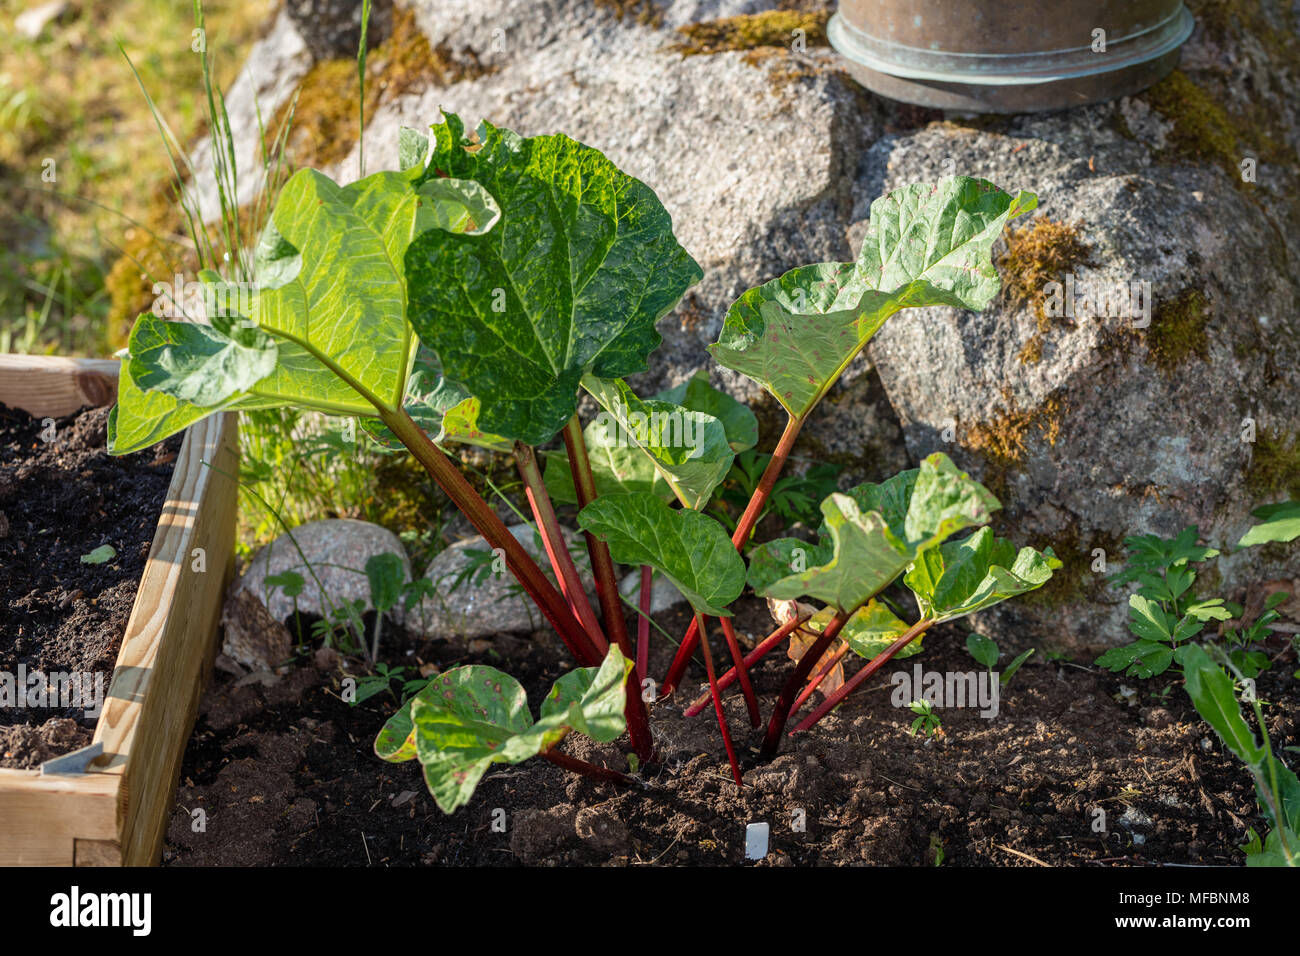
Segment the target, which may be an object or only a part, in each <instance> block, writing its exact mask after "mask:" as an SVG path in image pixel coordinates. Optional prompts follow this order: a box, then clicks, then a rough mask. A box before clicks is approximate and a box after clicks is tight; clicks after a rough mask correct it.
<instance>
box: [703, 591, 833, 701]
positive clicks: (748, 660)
mask: <svg viewBox="0 0 1300 956" xmlns="http://www.w3.org/2000/svg"><path fill="white" fill-rule="evenodd" d="M807 620H808V615H806V614H805V615H804V616H803V617H793V618H791V619H790V620H788V621H786V622H785V623H784V624H782V625H781V626H780V627H778V628H777V629H776V630H775V631H773V632H772V633H771V634H769V635H768V636H767V637H765V638H763V640H761V641H759V643H758V646H757V647H755V648H754V649H753V650H752V651H750V652H749V653H748V654H746V655H745V666H746V667H753V666H754V665H755V664H757V663H758V662H759V661H760V660H762V659H763V658H764V657H766V656H767V653H768V652H769V651H770V650H772V649H773V648H774V647H776V646H777V645H778V644H780V643H781V642H782V641H784V640H785V639H786V638H787V637H788V636H789V635H790V633H791V632H792V631H793V630H794V629H795V628H796V627H798V626H799V625H800V624H803V623H804V622H805V621H807ZM735 682H736V669H735V668H734V667H733V668H732V669H731V670H729V671H727V673H725V674H723V675H722V676H721V677H719V678H718V690H726V689H727V688H728V687H730V686H731V685H732V684H734V683H735ZM708 705H709V692H708V691H705V692H704V693H703V694H701V695H700V696H699V697H697V698H695V700H693V701H691V706H689V707H687V708H686V710H685V711H684V714H685V716H687V717H695V716H698V715H699V714H700V713H701V712H702V711H703V710H704V708H705V707H707V706H708Z"/></svg>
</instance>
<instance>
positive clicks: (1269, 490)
mask: <svg viewBox="0 0 1300 956" xmlns="http://www.w3.org/2000/svg"><path fill="white" fill-rule="evenodd" d="M1246 490H1247V491H1249V492H1250V493H1251V494H1252V495H1253V496H1255V497H1256V498H1258V499H1261V501H1262V499H1265V498H1270V497H1272V496H1276V495H1280V494H1286V495H1289V496H1291V497H1292V498H1297V499H1300V432H1297V433H1296V434H1294V435H1284V434H1281V433H1274V432H1272V431H1269V430H1267V429H1264V428H1261V429H1260V430H1259V432H1258V433H1257V434H1256V435H1255V448H1254V450H1253V452H1252V454H1251V458H1250V464H1249V465H1248V466H1247V468H1246Z"/></svg>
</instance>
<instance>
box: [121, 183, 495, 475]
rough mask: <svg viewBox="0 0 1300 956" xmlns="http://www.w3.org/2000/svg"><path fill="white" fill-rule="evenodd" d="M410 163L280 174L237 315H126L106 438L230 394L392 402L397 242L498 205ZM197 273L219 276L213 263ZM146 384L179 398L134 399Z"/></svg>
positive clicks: (401, 364)
mask: <svg viewBox="0 0 1300 956" xmlns="http://www.w3.org/2000/svg"><path fill="white" fill-rule="evenodd" d="M422 176H423V170H422V169H412V170H410V171H408V172H404V173H394V172H382V173H376V174H374V175H373V176H367V177H366V178H365V179H362V180H360V181H358V182H356V183H353V184H351V185H348V186H339V185H337V184H336V183H334V182H333V181H332V180H330V179H329V178H328V177H326V176H324V175H322V174H321V173H318V172H316V171H315V170H310V169H305V170H300V171H299V172H297V173H295V174H294V175H293V176H292V177H290V179H289V181H288V182H287V183H285V186H284V188H283V189H282V190H281V193H280V196H279V199H278V200H277V202H276V206H275V209H274V211H273V212H272V214H271V219H270V222H269V223H268V224H267V227H266V229H265V231H264V232H263V235H262V238H261V241H260V242H259V243H258V246H257V248H256V250H255V252H254V257H253V259H254V268H255V275H254V287H255V288H254V292H253V294H252V296H251V304H252V309H251V311H252V315H251V316H249V317H248V318H247V320H240V321H235V320H234V319H233V318H226V317H223V316H221V315H219V314H218V315H213V316H211V317H210V319H211V322H212V324H211V325H210V326H207V325H196V324H193V323H180V322H164V321H163V320H162V319H159V318H158V317H156V316H153V315H145V316H142V317H141V318H140V320H139V321H138V322H137V328H136V329H134V330H133V331H132V335H131V344H130V350H129V357H128V359H127V361H128V363H129V370H130V376H129V380H128V379H126V378H124V379H123V381H124V382H127V381H129V383H130V387H127V386H125V385H124V386H119V395H118V406H119V407H118V411H117V414H116V416H115V429H114V437H115V438H116V439H117V441H115V442H114V443H113V444H112V445H111V446H110V447H111V448H112V450H113V451H114V452H115V453H119V454H121V453H125V452H126V451H131V450H134V448H136V447H141V446H139V445H138V444H137V442H138V441H139V440H143V436H150V437H154V440H157V438H158V437H166V434H168V433H170V431H167V429H171V428H172V426H174V425H175V426H178V427H183V425H182V424H181V423H182V422H184V423H188V422H189V421H193V420H197V418H201V417H202V416H203V415H205V414H211V413H212V412H215V411H220V410H222V409H225V408H231V407H241V408H245V407H263V408H264V407H273V406H275V405H296V406H302V407H308V408H315V409H318V410H321V411H325V412H329V413H333V414H344V415H373V414H374V412H375V409H376V407H380V408H387V409H394V408H397V407H398V406H399V405H400V403H401V401H402V398H403V396H404V394H405V389H406V381H407V374H408V371H409V369H410V366H411V362H412V359H413V356H414V351H415V346H416V344H417V339H416V337H415V335H414V333H413V332H412V330H411V328H410V326H409V325H408V323H407V322H406V288H407V285H406V275H405V258H404V256H405V252H406V247H407V246H408V245H409V244H410V242H411V240H412V239H413V238H414V237H415V236H417V235H419V234H420V233H422V232H427V231H430V230H432V231H444V230H457V231H461V232H464V233H466V234H479V233H482V232H483V231H484V230H487V229H490V228H491V227H492V226H493V225H494V224H495V222H496V219H497V218H498V216H499V212H498V210H497V208H496V206H495V204H494V203H493V201H492V198H491V196H489V195H488V194H487V192H486V191H485V190H484V189H483V187H482V186H481V185H479V184H477V183H467V182H463V181H460V180H452V179H438V180H432V181H427V182H425V181H423V179H422ZM203 278H204V280H205V282H208V283H209V285H210V286H214V287H216V288H218V289H220V290H222V291H225V289H226V288H227V287H226V286H225V283H223V282H222V281H221V280H220V278H219V277H218V276H216V275H215V274H213V273H205V274H204V275H203ZM155 393H161V394H163V395H166V396H169V397H170V398H171V399H174V400H175V402H177V403H181V404H182V405H187V406H190V408H189V409H185V410H184V411H183V412H181V411H180V406H179V405H177V406H173V405H172V403H170V402H165V403H160V402H159V401H158V400H157V398H149V399H148V400H147V401H144V400H142V399H143V397H144V396H153V395H155ZM194 409H202V411H201V412H196V411H194Z"/></svg>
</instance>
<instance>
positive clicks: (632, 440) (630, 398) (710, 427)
mask: <svg viewBox="0 0 1300 956" xmlns="http://www.w3.org/2000/svg"><path fill="white" fill-rule="evenodd" d="M582 384H583V387H584V388H585V389H586V390H587V391H588V392H590V393H591V395H592V397H593V398H595V399H596V401H597V402H599V403H600V405H601V407H602V409H603V411H602V412H601V413H600V415H598V416H597V419H598V420H599V419H601V418H603V419H604V420H605V421H606V423H607V428H608V429H613V430H614V431H615V437H616V441H617V442H618V443H620V444H630V445H632V446H634V447H636V448H639V449H640V450H641V451H642V452H643V453H644V454H646V455H647V456H649V458H650V462H651V464H653V465H654V467H655V469H656V470H657V471H658V472H659V474H661V475H662V476H663V478H664V481H665V482H666V483H667V484H668V487H669V488H670V489H672V491H673V494H675V495H676V496H677V498H678V500H680V501H681V503H682V504H683V505H684V506H685V507H687V508H690V509H691V510H692V511H700V510H702V509H703V507H704V506H705V505H706V504H707V503H708V501H709V498H710V496H712V494H713V491H714V489H715V488H717V487H718V485H720V484H722V480H723V479H724V478H726V477H727V472H728V471H730V470H731V463H732V461H733V460H734V459H735V457H736V456H735V452H733V451H732V450H731V445H730V443H729V442H728V440H727V430H726V428H725V427H724V426H723V424H722V422H721V421H719V420H718V419H717V418H714V417H713V416H712V415H709V414H706V413H704V412H698V411H691V410H690V409H688V408H683V407H682V406H681V405H676V404H674V403H672V402H666V401H661V400H658V399H650V400H648V401H642V400H641V399H640V398H637V396H636V394H635V393H633V391H632V389H630V388H628V386H627V383H626V382H624V381H623V380H622V379H612V380H606V379H599V378H595V377H593V376H587V377H586V378H584V379H583V380H582Z"/></svg>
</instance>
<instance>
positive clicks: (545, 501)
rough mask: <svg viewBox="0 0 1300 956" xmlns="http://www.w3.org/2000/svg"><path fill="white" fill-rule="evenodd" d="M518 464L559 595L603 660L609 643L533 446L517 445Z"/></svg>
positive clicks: (516, 459)
mask: <svg viewBox="0 0 1300 956" xmlns="http://www.w3.org/2000/svg"><path fill="white" fill-rule="evenodd" d="M515 461H516V462H517V463H518V465H519V475H520V477H521V478H523V479H524V493H525V494H526V495H527V497H528V504H529V506H530V507H531V508H532V509H533V517H534V518H535V519H536V520H537V527H538V528H539V529H540V531H541V533H542V546H543V547H544V548H546V556H547V557H548V558H549V559H550V561H551V568H552V570H554V571H555V578H556V580H558V581H559V582H560V591H561V592H562V593H563V594H564V598H565V600H566V601H568V602H569V609H570V610H572V611H573V613H574V614H575V615H576V616H577V618H578V620H579V621H581V622H582V626H583V627H585V628H586V629H587V633H588V634H589V635H590V636H591V642H592V643H593V644H594V645H596V649H597V650H598V651H600V654H601V657H602V659H603V658H604V656H605V653H606V652H607V651H608V650H609V642H608V641H606V640H605V634H604V632H603V631H601V629H600V624H599V623H597V621H596V612H595V611H593V610H592V609H591V602H590V601H588V600H587V591H586V589H585V588H584V587H583V586H582V579H581V578H579V577H578V569H577V568H576V567H575V566H574V564H573V556H572V555H571V554H569V548H568V546H567V545H566V544H565V541H564V532H563V531H562V530H561V529H560V522H559V520H558V519H557V518H556V517H555V505H554V504H552V502H551V495H550V493H549V492H548V491H547V490H546V482H545V481H544V480H543V479H542V470H541V469H540V468H539V467H538V466H537V454H536V453H535V452H534V451H533V448H532V446H531V445H525V444H524V443H523V442H520V441H517V442H515Z"/></svg>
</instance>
